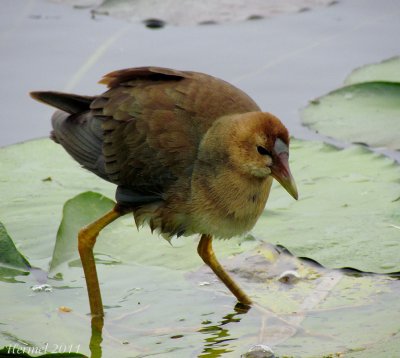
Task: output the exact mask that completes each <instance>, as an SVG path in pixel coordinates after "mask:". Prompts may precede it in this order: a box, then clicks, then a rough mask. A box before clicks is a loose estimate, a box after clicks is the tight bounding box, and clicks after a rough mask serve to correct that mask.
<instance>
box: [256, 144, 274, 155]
mask: <svg viewBox="0 0 400 358" xmlns="http://www.w3.org/2000/svg"><path fill="white" fill-rule="evenodd" d="M257 151H258V153H260V154H261V155H269V156H271V152H270V151H269V150H268V149H265V148H264V147H262V146H261V145H258V146H257Z"/></svg>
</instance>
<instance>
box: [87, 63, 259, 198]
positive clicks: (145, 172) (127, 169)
mask: <svg viewBox="0 0 400 358" xmlns="http://www.w3.org/2000/svg"><path fill="white" fill-rule="evenodd" d="M101 83H104V84H106V85H108V87H109V88H110V89H109V90H108V91H107V92H105V93H104V94H102V95H101V96H99V97H97V98H96V99H95V100H94V101H93V102H92V104H91V110H92V112H93V114H94V116H95V117H97V118H103V124H102V125H103V131H104V139H103V140H104V143H103V155H104V163H105V170H106V173H107V175H108V177H109V179H110V180H111V181H113V182H114V183H116V184H119V185H121V186H126V187H129V188H132V189H133V190H135V191H137V192H140V193H143V194H151V193H159V194H160V193H163V192H164V191H165V190H166V189H167V188H168V186H169V185H170V184H171V183H173V182H174V181H175V180H176V178H178V177H179V176H182V175H190V173H191V171H192V165H193V163H194V161H195V158H196V155H197V149H198V146H199V143H200V141H201V138H202V136H203V135H204V133H205V132H206V131H207V130H208V128H209V127H210V126H211V125H212V123H213V122H214V121H215V120H216V119H217V118H219V117H221V116H223V115H228V114H233V113H243V112H251V111H258V110H259V107H258V106H257V105H256V104H255V103H254V101H253V100H251V99H250V98H249V97H248V96H247V95H246V94H245V93H243V92H242V91H240V90H239V89H237V88H235V87H234V86H232V85H230V84H228V83H226V82H224V81H222V80H219V79H216V78H214V77H211V76H208V75H204V74H200V73H195V72H181V71H175V70H169V69H165V68H156V67H143V68H133V69H126V70H121V71H116V72H112V73H110V74H108V75H106V76H105V77H104V78H103V79H102V81H101Z"/></svg>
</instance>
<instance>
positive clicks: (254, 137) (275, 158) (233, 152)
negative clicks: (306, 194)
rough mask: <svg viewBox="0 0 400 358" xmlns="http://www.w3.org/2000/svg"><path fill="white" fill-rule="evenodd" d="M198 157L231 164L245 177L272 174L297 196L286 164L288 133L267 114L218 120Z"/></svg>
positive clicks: (279, 122) (237, 115) (226, 117)
mask: <svg viewBox="0 0 400 358" xmlns="http://www.w3.org/2000/svg"><path fill="white" fill-rule="evenodd" d="M199 158H200V159H202V160H205V161H207V162H209V163H215V165H221V164H223V165H225V166H226V165H228V166H231V167H232V169H234V170H235V171H236V172H239V173H240V174H242V175H245V176H252V177H256V178H267V177H268V176H270V175H271V176H272V177H274V178H275V179H276V180H277V181H278V182H279V183H280V184H281V185H282V186H283V187H284V188H285V189H286V190H287V191H288V193H289V194H290V195H292V196H293V197H294V198H295V199H297V198H298V193H297V188H296V184H295V182H294V179H293V177H292V175H291V172H290V169H289V164H288V159H289V133H288V130H287V129H286V127H285V126H284V125H283V124H282V122H281V121H280V120H279V119H278V118H276V117H275V116H273V115H272V114H270V113H264V112H250V113H244V114H236V115H230V116H225V117H222V118H220V119H218V120H217V121H216V122H215V123H214V125H213V126H212V127H211V128H210V129H209V130H208V132H207V134H206V135H205V137H204V139H203V141H202V144H201V146H200V152H199Z"/></svg>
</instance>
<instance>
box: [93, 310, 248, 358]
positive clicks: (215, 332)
mask: <svg viewBox="0 0 400 358" xmlns="http://www.w3.org/2000/svg"><path fill="white" fill-rule="evenodd" d="M250 308H251V307H250V306H246V305H242V304H239V303H238V304H236V306H234V307H233V312H230V313H228V314H226V315H224V316H223V317H222V318H221V319H220V320H218V322H217V323H214V322H212V321H210V320H203V321H202V322H201V328H200V329H199V330H197V332H199V333H201V334H203V335H205V338H204V340H203V342H204V343H203V349H202V351H201V353H200V354H199V355H198V357H202V358H217V357H221V356H223V355H224V354H226V353H231V352H232V350H231V349H230V348H229V342H231V341H236V340H238V339H239V337H234V336H232V335H231V333H230V331H229V327H228V325H229V324H231V323H239V322H240V321H241V319H242V318H243V315H245V314H246V313H247V312H248V311H249V310H250ZM103 327H104V319H103V318H102V317H93V318H92V320H91V339H90V343H89V348H90V357H91V358H101V357H102V354H103V353H102V346H101V345H102V342H103ZM181 337H183V335H179V338H181ZM170 338H178V336H172V337H170Z"/></svg>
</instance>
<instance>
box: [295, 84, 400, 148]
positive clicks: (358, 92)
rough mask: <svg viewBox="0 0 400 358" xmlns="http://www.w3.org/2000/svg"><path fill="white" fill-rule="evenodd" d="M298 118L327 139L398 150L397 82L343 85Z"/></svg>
mask: <svg viewBox="0 0 400 358" xmlns="http://www.w3.org/2000/svg"><path fill="white" fill-rule="evenodd" d="M301 116H302V120H303V123H304V124H305V125H306V126H308V127H310V128H312V129H314V130H315V131H317V132H319V133H321V134H324V135H326V136H329V137H334V138H337V139H340V140H344V141H347V142H353V143H365V144H367V145H369V146H373V147H386V148H389V149H394V150H400V136H399V133H400V83H391V82H365V83H358V84H354V85H350V86H346V87H343V88H340V89H338V90H335V91H333V92H330V93H329V94H327V95H325V96H323V97H321V98H318V99H316V100H313V101H312V102H310V104H309V105H308V106H307V108H305V109H304V110H303V111H302V113H301Z"/></svg>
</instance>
